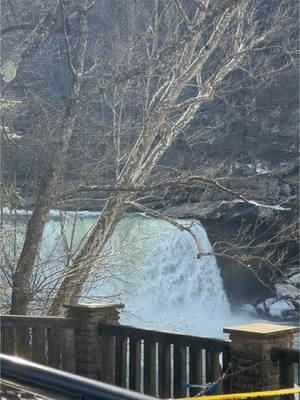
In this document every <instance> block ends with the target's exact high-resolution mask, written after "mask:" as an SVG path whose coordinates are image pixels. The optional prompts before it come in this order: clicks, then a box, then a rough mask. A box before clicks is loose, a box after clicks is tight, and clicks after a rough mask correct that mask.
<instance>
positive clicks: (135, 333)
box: [98, 324, 230, 352]
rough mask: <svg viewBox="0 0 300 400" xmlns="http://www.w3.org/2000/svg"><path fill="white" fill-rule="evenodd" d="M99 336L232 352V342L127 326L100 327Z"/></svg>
mask: <svg viewBox="0 0 300 400" xmlns="http://www.w3.org/2000/svg"><path fill="white" fill-rule="evenodd" d="M98 332H99V334H105V335H111V336H121V337H124V338H125V337H130V338H131V339H136V340H142V339H143V340H146V341H147V342H150V343H155V342H159V343H162V344H174V345H176V344H177V345H181V346H197V347H199V348H201V349H204V350H208V351H215V352H223V351H225V352H226V351H230V342H229V341H227V340H222V339H211V338H207V337H199V336H190V335H185V334H181V333H173V332H166V331H156V330H151V329H140V328H135V327H132V326H127V325H109V324H105V325H99V327H98Z"/></svg>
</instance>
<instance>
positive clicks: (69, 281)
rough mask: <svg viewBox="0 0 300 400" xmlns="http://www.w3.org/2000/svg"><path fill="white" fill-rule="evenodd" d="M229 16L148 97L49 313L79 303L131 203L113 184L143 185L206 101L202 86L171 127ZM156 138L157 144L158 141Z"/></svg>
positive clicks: (190, 46) (228, 13)
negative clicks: (143, 117)
mask: <svg viewBox="0 0 300 400" xmlns="http://www.w3.org/2000/svg"><path fill="white" fill-rule="evenodd" d="M234 13H235V9H234V8H229V9H227V10H226V11H225V12H224V13H223V15H222V16H221V17H220V19H219V21H218V24H217V27H216V30H215V31H214V32H213V33H212V35H211V38H210V41H209V46H205V47H203V48H202V49H201V50H200V51H199V52H198V53H197V54H196V56H197V57H196V59H195V60H194V61H193V62H192V59H193V56H195V54H194V52H195V50H196V44H197V40H199V35H200V34H199V35H198V36H197V38H196V39H195V40H193V41H191V43H188V44H187V45H186V49H185V51H184V55H183V57H181V59H180V61H179V63H178V65H177V66H176V68H175V69H176V71H177V73H176V74H175V75H174V76H173V77H172V78H171V79H170V81H167V82H166V84H164V85H163V86H162V88H160V89H158V91H157V93H156V95H154V96H153V99H159V101H157V102H155V101H151V102H150V105H149V107H148V109H147V112H148V116H149V118H148V119H147V123H146V124H145V125H144V126H143V128H142V131H141V133H140V136H139V138H138V140H137V142H136V144H135V146H134V147H133V149H132V151H131V153H130V155H129V157H128V160H127V162H126V165H125V166H124V168H123V170H122V172H121V175H120V177H119V179H118V181H117V184H116V190H115V191H114V193H113V194H112V196H111V198H110V199H109V200H108V202H107V203H106V205H105V207H104V210H103V212H102V213H101V215H100V216H99V218H98V221H97V223H96V225H95V226H94V228H93V230H92V232H91V234H90V235H89V237H88V238H87V240H86V242H85V244H84V246H83V248H82V249H81V251H80V252H79V254H78V256H77V257H76V258H75V260H74V262H73V264H72V265H71V266H70V267H69V268H68V270H67V271H65V274H64V276H63V280H62V283H61V285H60V287H59V289H58V291H57V293H56V296H55V298H54V300H53V303H52V306H51V307H50V310H49V314H52V315H62V314H63V313H64V308H63V307H64V305H65V304H68V303H69V304H72V303H77V302H78V300H79V298H80V294H81V291H82V288H83V285H84V283H85V282H86V280H87V278H88V275H89V272H90V271H91V268H92V266H93V265H95V259H99V258H100V257H99V255H100V256H101V252H102V250H103V248H104V245H105V244H106V242H107V240H108V239H109V238H110V236H111V235H112V233H113V231H114V229H115V227H116V225H117V223H118V222H119V221H120V219H121V218H122V216H123V214H124V212H125V211H126V208H127V207H128V205H127V202H128V201H129V200H131V198H132V194H124V193H122V194H120V193H118V191H117V188H118V185H119V186H125V187H126V186H128V187H130V186H134V185H142V184H143V182H144V181H145V179H146V178H147V176H149V174H150V172H151V171H152V169H153V168H154V167H155V165H156V163H157V161H158V160H159V159H160V157H161V156H162V155H163V154H164V152H165V151H166V149H167V148H168V147H169V146H170V145H171V144H172V142H173V141H174V140H175V138H176V137H177V136H178V134H179V133H180V132H181V131H182V130H183V129H184V128H185V127H186V126H187V124H188V123H189V122H190V120H191V119H192V117H193V116H194V114H195V113H196V111H197V110H198V109H199V107H200V105H201V104H203V102H204V101H207V100H208V88H203V87H201V88H200V89H199V97H197V101H194V99H192V100H193V101H192V102H191V105H189V104H188V105H186V110H185V111H182V113H181V116H180V118H179V119H178V120H177V121H175V122H174V121H172V122H170V119H169V115H170V110H172V107H174V106H176V101H177V100H178V98H179V96H180V94H181V93H182V90H183V89H184V88H185V86H186V84H187V83H188V82H189V81H190V80H191V79H192V78H194V77H195V75H196V74H197V73H199V70H201V67H202V66H203V65H204V63H205V62H206V60H207V59H208V57H209V56H210V55H211V53H212V52H213V50H214V49H215V47H216V46H217V44H218V43H219V40H220V38H221V37H222V34H223V33H224V32H225V30H226V28H227V27H228V25H229V23H230V21H231V18H232V16H233V15H234ZM158 137H159V138H160V139H159V140H158V141H157V138H158Z"/></svg>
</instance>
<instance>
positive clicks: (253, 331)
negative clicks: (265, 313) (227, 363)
mask: <svg viewBox="0 0 300 400" xmlns="http://www.w3.org/2000/svg"><path fill="white" fill-rule="evenodd" d="M297 330H298V328H295V327H292V326H286V325H273V324H263V323H255V324H249V325H240V326H235V327H232V328H224V332H225V333H229V334H230V336H229V338H230V340H231V357H232V372H233V376H232V393H240V392H255V391H261V390H275V389H280V384H279V365H278V362H274V361H272V360H271V348H272V347H285V348H291V347H292V344H293V333H294V332H296V331H297Z"/></svg>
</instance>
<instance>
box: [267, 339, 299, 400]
mask: <svg viewBox="0 0 300 400" xmlns="http://www.w3.org/2000/svg"><path fill="white" fill-rule="evenodd" d="M271 355H272V360H273V361H277V362H278V363H279V380H280V388H281V389H286V388H292V387H294V385H295V384H297V385H299V384H300V369H299V364H300V351H299V350H298V349H285V348H276V347H275V348H272V350H271ZM283 399H285V400H294V395H289V396H284V397H283Z"/></svg>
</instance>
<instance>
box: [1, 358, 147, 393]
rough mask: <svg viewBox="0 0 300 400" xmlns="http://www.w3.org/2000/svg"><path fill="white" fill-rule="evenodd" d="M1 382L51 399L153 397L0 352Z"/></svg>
mask: <svg viewBox="0 0 300 400" xmlns="http://www.w3.org/2000/svg"><path fill="white" fill-rule="evenodd" d="M0 363H1V380H2V384H4V385H5V384H6V385H8V386H9V385H13V386H14V387H19V388H22V389H23V390H25V391H26V390H28V391H30V392H31V393H37V394H40V395H42V396H47V398H48V399H49V398H50V399H51V398H53V399H70V400H71V399H77V400H100V399H101V400H141V399H144V400H147V399H148V400H151V399H152V400H153V399H154V398H153V397H150V396H146V395H143V394H139V393H136V392H132V391H129V390H126V389H122V388H119V387H116V386H112V385H108V384H106V383H102V382H97V381H94V380H92V379H87V378H83V377H81V376H77V375H74V374H70V373H68V372H63V371H60V370H57V369H54V368H49V367H46V366H43V365H40V364H36V363H33V362H30V361H26V360H23V359H21V358H18V357H13V356H7V355H4V354H0Z"/></svg>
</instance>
